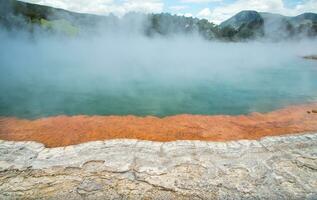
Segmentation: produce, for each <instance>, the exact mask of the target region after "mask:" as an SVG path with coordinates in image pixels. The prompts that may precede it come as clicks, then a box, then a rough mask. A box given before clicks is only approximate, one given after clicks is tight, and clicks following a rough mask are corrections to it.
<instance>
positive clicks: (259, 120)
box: [0, 104, 317, 147]
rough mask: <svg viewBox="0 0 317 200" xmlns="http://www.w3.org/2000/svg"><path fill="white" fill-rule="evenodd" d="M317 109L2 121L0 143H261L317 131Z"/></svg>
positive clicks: (0, 121) (3, 119)
mask: <svg viewBox="0 0 317 200" xmlns="http://www.w3.org/2000/svg"><path fill="white" fill-rule="evenodd" d="M316 110H317V104H310V105H301V106H291V107H288V108H284V109H281V110H277V111H274V112H270V113H266V114H259V113H251V114H250V115H240V116H227V115H215V116H208V115H177V116H170V117H164V118H158V117H152V116H149V117H136V116H82V115H80V116H56V117H48V118H41V119H36V120H26V119H17V118H13V117H12V118H11V117H0V139H2V140H18V141H21V140H27V141H37V142H41V143H44V144H45V145H46V146H47V147H58V146H67V145H72V144H78V143H83V142H87V141H96V140H107V139H118V138H128V139H141V140H153V141H173V140H208V141H227V140H238V139H258V138H261V137H264V136H272V135H283V134H290V133H301V132H309V131H317V111H316Z"/></svg>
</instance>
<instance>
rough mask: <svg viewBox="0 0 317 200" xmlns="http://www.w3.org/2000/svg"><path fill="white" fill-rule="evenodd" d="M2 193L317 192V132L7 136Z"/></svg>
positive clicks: (244, 195) (205, 195)
mask: <svg viewBox="0 0 317 200" xmlns="http://www.w3.org/2000/svg"><path fill="white" fill-rule="evenodd" d="M0 199H317V133H310V134H301V135H289V136H283V137H266V138H263V139H261V140H257V141H256V140H239V141H232V142H225V143H221V142H203V141H175V142H166V143H160V142H150V141H138V140H108V141H98V142H90V143H84V144H79V145H74V146H67V147H58V148H45V147H44V145H42V144H39V143H35V142H11V141H3V140H1V141H0Z"/></svg>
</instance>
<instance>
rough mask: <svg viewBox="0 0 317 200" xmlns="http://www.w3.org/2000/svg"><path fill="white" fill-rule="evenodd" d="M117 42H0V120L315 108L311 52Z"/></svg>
mask: <svg viewBox="0 0 317 200" xmlns="http://www.w3.org/2000/svg"><path fill="white" fill-rule="evenodd" d="M118 41H120V42H118V43H116V45H113V41H110V40H107V39H104V40H101V39H98V40H92V41H80V42H78V41H73V42H67V43H66V44H65V45H64V44H63V43H62V42H57V41H50V40H49V41H47V40H44V41H40V42H33V43H32V42H26V41H16V40H13V41H10V40H5V42H4V43H3V46H2V48H3V49H4V48H5V51H2V52H3V53H2V54H1V55H0V65H1V67H0V93H1V95H0V116H15V117H21V118H40V117H45V116H56V115H80V114H84V115H137V116H146V115H154V116H159V117H163V116H170V115H177V114H184V113H186V114H202V115H216V114H228V115H239V114H247V113H251V112H269V111H273V110H275V109H278V108H283V107H286V106H289V105H294V104H305V103H311V102H316V101H317V78H316V75H317V63H316V62H315V61H313V60H305V59H303V58H302V57H301V54H304V55H305V54H309V53H311V52H313V51H314V50H315V49H313V47H314V45H312V42H308V43H306V44H301V45H299V44H265V43H264V44H262V43H250V44H249V43H246V44H222V43H209V42H206V41H201V40H175V41H172V42H171V41H168V40H151V41H148V40H146V39H131V40H129V41H126V40H125V41H122V39H118ZM125 42H126V43H125ZM140 45H141V46H142V48H140V47H139V46H140ZM307 47H309V48H307ZM13 55H15V56H13Z"/></svg>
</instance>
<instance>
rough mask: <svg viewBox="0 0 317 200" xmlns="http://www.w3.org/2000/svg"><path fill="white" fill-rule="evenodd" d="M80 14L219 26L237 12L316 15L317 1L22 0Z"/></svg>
mask: <svg viewBox="0 0 317 200" xmlns="http://www.w3.org/2000/svg"><path fill="white" fill-rule="evenodd" d="M23 1H25V2H30V3H37V4H42V5H48V6H53V7H57V8H63V9H66V10H71V11H75V12H81V13H93V14H99V15H108V14H110V13H113V14H115V15H117V16H123V15H124V14H126V13H128V12H142V13H161V12H168V13H172V14H177V15H185V16H192V17H198V18H204V19H208V20H209V21H211V22H213V23H215V24H219V23H221V22H222V21H224V20H226V19H228V18H230V17H231V16H233V15H234V14H236V13H238V12H239V11H241V10H257V11H261V12H273V13H279V14H283V15H288V16H295V15H298V14H301V13H304V12H315V13H317V0H23Z"/></svg>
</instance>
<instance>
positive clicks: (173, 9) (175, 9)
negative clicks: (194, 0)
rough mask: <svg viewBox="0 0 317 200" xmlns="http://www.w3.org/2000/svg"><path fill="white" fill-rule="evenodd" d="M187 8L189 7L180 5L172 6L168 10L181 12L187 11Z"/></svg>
mask: <svg viewBox="0 0 317 200" xmlns="http://www.w3.org/2000/svg"><path fill="white" fill-rule="evenodd" d="M187 7H188V6H185V5H180V6H170V7H168V8H169V9H170V10H172V11H181V10H185V9H186V8H187Z"/></svg>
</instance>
